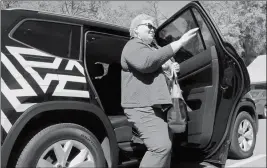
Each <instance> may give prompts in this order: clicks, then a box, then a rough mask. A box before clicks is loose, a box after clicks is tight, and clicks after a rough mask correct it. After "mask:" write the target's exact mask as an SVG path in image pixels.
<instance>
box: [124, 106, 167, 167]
mask: <svg viewBox="0 0 267 168" xmlns="http://www.w3.org/2000/svg"><path fill="white" fill-rule="evenodd" d="M124 113H125V115H126V116H127V118H128V121H129V122H132V123H133V124H134V127H135V128H136V129H137V131H138V133H139V135H140V138H141V139H142V140H143V141H144V144H145V145H146V147H147V150H148V151H147V152H146V153H145V155H144V157H143V159H142V161H141V163H140V166H139V167H144V168H148V167H157V168H160V167H164V168H165V167H166V168H168V167H170V161H171V148H172V143H171V138H170V136H169V131H168V125H167V123H166V122H165V121H164V113H163V111H162V110H161V109H160V108H152V107H143V108H132V109H129V108H128V109H124Z"/></svg>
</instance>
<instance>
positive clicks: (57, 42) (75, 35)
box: [12, 20, 81, 59]
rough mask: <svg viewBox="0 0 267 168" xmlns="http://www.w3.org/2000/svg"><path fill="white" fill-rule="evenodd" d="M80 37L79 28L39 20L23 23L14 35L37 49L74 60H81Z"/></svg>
mask: <svg viewBox="0 0 267 168" xmlns="http://www.w3.org/2000/svg"><path fill="white" fill-rule="evenodd" d="M80 36H81V29H80V27H79V26H74V25H68V24H61V23H54V22H46V21H37V20H28V21H25V22H23V23H22V24H21V25H20V26H19V27H18V28H17V29H16V30H15V32H14V33H13V35H12V37H13V38H14V39H16V40H18V41H20V42H22V43H24V44H27V45H29V46H31V47H34V48H36V49H39V50H42V51H44V52H47V53H49V54H52V55H55V56H59V57H63V58H72V59H79V54H80Z"/></svg>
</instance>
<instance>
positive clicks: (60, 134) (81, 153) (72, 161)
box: [16, 123, 106, 168]
mask: <svg viewBox="0 0 267 168" xmlns="http://www.w3.org/2000/svg"><path fill="white" fill-rule="evenodd" d="M105 165H106V163H105V158H104V153H103V150H102V148H101V145H100V143H99V142H98V140H97V138H96V137H95V136H94V135H93V133H91V132H90V131H88V130H87V129H86V128H84V127H82V126H79V125H76V124H70V123H64V124H56V125H52V126H50V127H47V128H45V129H44V130H42V131H40V132H39V133H38V134H36V135H35V136H34V137H33V138H32V139H31V140H30V142H29V143H28V144H27V145H26V147H25V148H24V149H23V151H22V153H21V155H20V156H19V159H18V162H17V165H16V167H38V168H44V167H46V168H47V167H57V168H63V167H64V168H66V167H105Z"/></svg>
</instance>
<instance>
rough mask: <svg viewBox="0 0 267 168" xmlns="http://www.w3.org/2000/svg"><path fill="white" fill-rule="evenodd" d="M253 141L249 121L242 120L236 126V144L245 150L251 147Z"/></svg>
mask: <svg viewBox="0 0 267 168" xmlns="http://www.w3.org/2000/svg"><path fill="white" fill-rule="evenodd" d="M253 142H254V133H253V127H252V124H251V123H250V121H248V120H247V119H245V120H243V121H242V122H241V123H240V124H239V127H238V144H239V147H240V148H241V150H242V151H244V152H247V151H249V150H250V149H251V147H252V144H253Z"/></svg>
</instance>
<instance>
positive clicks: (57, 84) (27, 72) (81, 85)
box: [1, 46, 90, 132]
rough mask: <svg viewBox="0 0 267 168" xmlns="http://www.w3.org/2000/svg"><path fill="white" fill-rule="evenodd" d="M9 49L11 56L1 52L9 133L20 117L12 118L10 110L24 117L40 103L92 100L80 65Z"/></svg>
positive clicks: (3, 109) (5, 120) (35, 52)
mask: <svg viewBox="0 0 267 168" xmlns="http://www.w3.org/2000/svg"><path fill="white" fill-rule="evenodd" d="M6 48H7V51H8V52H9V53H10V54H9V55H8V56H7V55H5V54H4V53H2V52H1V62H2V66H1V70H2V73H1V97H2V98H1V126H2V128H3V129H4V130H5V132H8V131H9V130H10V127H11V126H12V121H10V120H11V119H10V117H11V116H13V117H14V116H18V115H14V114H10V112H11V111H12V110H10V109H13V112H15V113H22V112H24V111H25V110H26V109H27V108H29V107H31V106H33V105H34V104H36V103H39V102H44V101H51V100H53V99H55V100H64V99H65V100H70V99H71V100H75V99H79V98H80V99H83V100H84V99H89V98H90V95H89V92H88V89H87V87H88V86H87V84H86V78H85V74H84V68H83V66H82V63H80V62H79V61H76V60H69V59H64V58H60V57H56V56H52V55H50V54H47V53H44V52H41V51H39V50H37V49H32V48H22V47H13V46H6ZM47 97H49V98H48V99H47ZM2 99H3V100H2ZM5 102H8V103H5ZM2 117H3V118H2ZM16 118H17V117H16ZM12 120H13V121H15V119H12Z"/></svg>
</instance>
